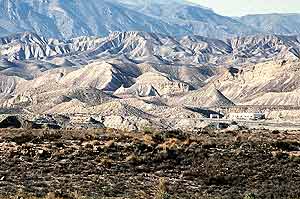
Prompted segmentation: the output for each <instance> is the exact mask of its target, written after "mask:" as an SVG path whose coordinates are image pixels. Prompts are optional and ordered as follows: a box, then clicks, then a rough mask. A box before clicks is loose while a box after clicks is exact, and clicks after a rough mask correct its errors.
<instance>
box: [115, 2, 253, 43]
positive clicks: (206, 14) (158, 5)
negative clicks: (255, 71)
mask: <svg viewBox="0 0 300 199" xmlns="http://www.w3.org/2000/svg"><path fill="white" fill-rule="evenodd" d="M117 1H119V2H122V3H125V4H127V5H129V7H132V8H135V9H138V10H140V12H142V13H145V14H147V15H149V16H152V17H155V18H156V19H162V20H163V21H165V22H168V23H169V24H173V25H175V26H179V27H180V28H181V29H183V30H185V31H186V33H193V34H194V35H201V36H206V37H211V38H221V39H222V38H228V37H233V36H237V35H249V34H254V33H258V32H259V31H257V30H255V29H254V28H252V27H250V26H247V25H244V24H243V23H241V22H239V21H238V20H235V19H232V18H230V17H225V16H221V15H218V14H216V13H215V12H213V10H211V9H208V8H205V7H202V6H200V5H197V4H193V3H190V2H187V1H184V0H171V1H158V0H146V1H135V0H117Z"/></svg>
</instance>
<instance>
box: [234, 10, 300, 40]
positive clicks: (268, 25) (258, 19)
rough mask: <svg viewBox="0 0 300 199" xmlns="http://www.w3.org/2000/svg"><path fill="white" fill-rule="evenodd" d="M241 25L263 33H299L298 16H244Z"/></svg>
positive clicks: (299, 21)
mask: <svg viewBox="0 0 300 199" xmlns="http://www.w3.org/2000/svg"><path fill="white" fill-rule="evenodd" d="M239 20H240V21H241V22H242V23H244V24H246V25H248V26H251V27H253V28H255V29H257V30H261V31H262V32H265V33H273V34H283V35H295V34H299V33H300V28H299V25H300V14H297V13H295V14H261V15H246V16H243V17H241V18H240V19H239Z"/></svg>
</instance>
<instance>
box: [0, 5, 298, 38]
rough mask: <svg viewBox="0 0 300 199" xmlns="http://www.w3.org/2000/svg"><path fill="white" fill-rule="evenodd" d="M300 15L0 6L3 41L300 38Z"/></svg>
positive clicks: (185, 9) (195, 7)
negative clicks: (141, 35)
mask: <svg viewBox="0 0 300 199" xmlns="http://www.w3.org/2000/svg"><path fill="white" fill-rule="evenodd" d="M299 25H300V20H299V14H270V15H251V16H244V17H241V18H231V17H226V16H221V15H218V14H216V13H215V12H214V11H213V10H211V9H208V8H204V7H201V6H199V5H196V4H192V3H189V2H186V1H184V0H170V1H166V0H162V1H156V0H147V1H133V0H110V1H108V0H101V1H98V0H89V1H88V2H86V1H82V0H68V1H65V0H0V36H6V35H9V34H14V33H17V32H25V31H29V32H35V33H37V34H39V35H40V36H44V37H51V38H57V39H70V38H73V37H78V36H107V35H109V34H110V33H111V32H114V31H145V32H153V33H160V34H166V35H170V36H183V35H200V36H205V37H210V38H217V39H224V38H231V37H234V36H245V35H253V34H261V33H264V34H284V35H291V34H298V33H300V29H299V27H300V26H299Z"/></svg>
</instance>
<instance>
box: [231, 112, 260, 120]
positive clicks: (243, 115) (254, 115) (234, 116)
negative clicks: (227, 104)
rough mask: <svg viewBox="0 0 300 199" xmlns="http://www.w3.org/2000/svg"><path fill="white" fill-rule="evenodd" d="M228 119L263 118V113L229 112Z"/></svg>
mask: <svg viewBox="0 0 300 199" xmlns="http://www.w3.org/2000/svg"><path fill="white" fill-rule="evenodd" d="M228 119H231V120H263V119H265V114H264V113H229V115H228Z"/></svg>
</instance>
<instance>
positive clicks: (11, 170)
mask: <svg viewBox="0 0 300 199" xmlns="http://www.w3.org/2000/svg"><path fill="white" fill-rule="evenodd" d="M299 187H300V135H299V132H279V131H273V132H267V131H248V130H240V131H238V132H233V131H219V132H215V131H211V130H201V131H199V132H194V133H182V132H146V133H130V132H121V131H115V130H86V131H83V130H81V131H79V130H77V131H76V130H72V131H66V130H64V131H62V130H56V131H54V130H53V131H49V130H30V131H29V130H26V131H25V130H1V131H0V195H2V197H1V198H5V197H8V198H9V197H12V196H15V195H18V196H23V197H25V198H26V197H29V196H34V197H45V196H46V195H47V194H48V196H49V193H52V196H56V197H60V198H75V196H76V197H78V196H79V195H81V196H85V198H246V197H247V198H299V197H300V189H299Z"/></svg>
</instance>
